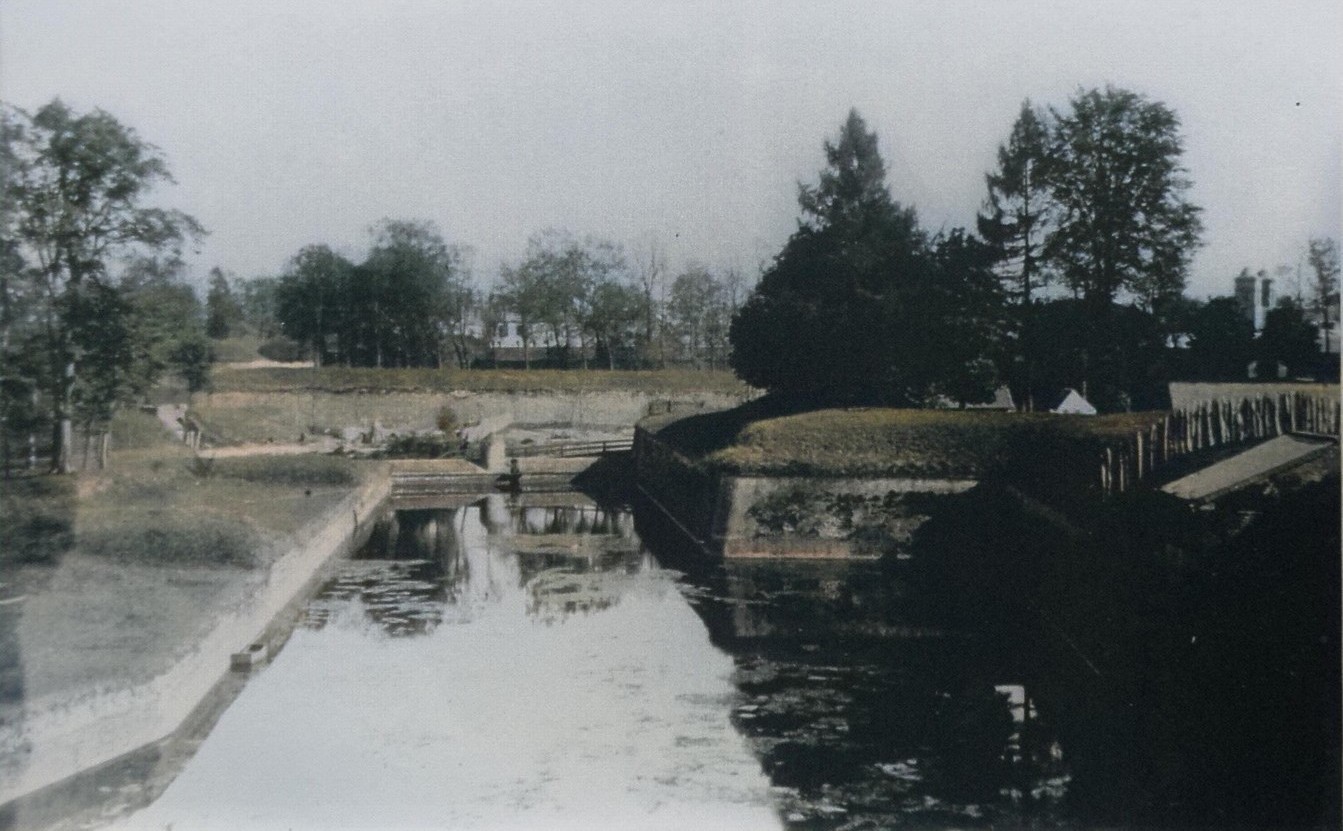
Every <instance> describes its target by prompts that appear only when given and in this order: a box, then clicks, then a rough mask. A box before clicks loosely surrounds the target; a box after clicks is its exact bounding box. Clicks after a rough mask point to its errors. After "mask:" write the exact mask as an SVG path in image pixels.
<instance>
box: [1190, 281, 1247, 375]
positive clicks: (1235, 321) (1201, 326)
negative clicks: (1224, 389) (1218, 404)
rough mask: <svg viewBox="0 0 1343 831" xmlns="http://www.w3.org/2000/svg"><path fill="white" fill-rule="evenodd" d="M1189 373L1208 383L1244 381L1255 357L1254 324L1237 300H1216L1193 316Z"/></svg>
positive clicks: (1230, 298) (1196, 311)
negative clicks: (1246, 371)
mask: <svg viewBox="0 0 1343 831" xmlns="http://www.w3.org/2000/svg"><path fill="white" fill-rule="evenodd" d="M1189 338H1190V340H1189V360H1190V367H1189V370H1190V373H1191V374H1192V375H1194V377H1196V378H1201V379H1205V380H1209V381H1232V380H1237V379H1243V378H1244V377H1245V368H1246V367H1247V366H1248V365H1249V363H1250V361H1251V360H1252V359H1253V357H1254V352H1253V350H1254V324H1253V323H1252V322H1251V321H1250V320H1249V318H1247V317H1246V316H1245V313H1244V310H1242V309H1241V307H1240V304H1239V303H1238V302H1237V301H1236V299H1235V298H1234V297H1214V298H1213V299H1211V300H1209V301H1208V302H1207V303H1204V304H1202V305H1201V306H1200V307H1198V309H1196V310H1195V311H1194V312H1193V314H1192V315H1191V319H1190V323H1189Z"/></svg>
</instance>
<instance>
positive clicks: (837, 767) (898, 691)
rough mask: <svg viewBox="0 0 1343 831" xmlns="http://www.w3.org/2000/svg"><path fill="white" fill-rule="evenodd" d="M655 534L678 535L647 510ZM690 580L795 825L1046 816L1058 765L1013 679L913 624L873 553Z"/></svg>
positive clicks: (964, 642)
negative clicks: (852, 559) (730, 662)
mask: <svg viewBox="0 0 1343 831" xmlns="http://www.w3.org/2000/svg"><path fill="white" fill-rule="evenodd" d="M641 531H643V532H644V533H645V534H646V535H647V536H649V537H650V538H656V539H658V540H668V539H673V538H669V537H666V536H663V535H661V534H660V533H659V531H658V529H656V526H655V525H654V526H653V527H651V528H650V527H644V526H641ZM664 548H665V549H666V550H664V549H663V548H660V549H659V551H658V554H659V557H660V558H662V559H663V560H664V562H679V563H681V564H682V565H683V566H684V567H685V568H686V569H687V571H688V572H690V573H691V574H692V575H693V576H692V577H691V583H692V584H693V588H692V589H691V590H689V591H688V592H687V594H688V596H689V597H690V599H691V602H692V604H693V605H694V607H695V608H696V611H697V612H699V614H700V616H701V617H702V619H703V620H704V621H705V623H706V625H707V626H708V628H709V630H710V633H711V638H712V639H713V642H714V644H715V645H717V646H718V647H719V648H721V649H723V650H725V651H726V652H728V653H730V654H731V655H733V656H734V659H735V663H736V673H735V675H734V679H735V685H736V686H737V688H738V690H739V691H740V692H741V694H742V699H741V703H740V704H738V706H737V707H736V710H735V713H734V722H735V723H736V724H737V726H738V729H739V730H741V731H742V733H743V734H744V735H745V736H747V737H748V740H749V742H750V744H751V747H752V749H753V750H754V751H755V753H756V754H757V756H758V757H759V758H760V761H761V765H762V767H763V768H764V770H765V772H766V773H767V774H768V775H769V777H770V779H771V782H772V783H773V784H774V786H775V797H776V802H777V804H778V805H779V808H780V811H781V814H782V816H783V818H784V820H785V822H786V823H787V825H789V826H790V827H797V828H841V827H842V828H889V827H895V826H902V827H905V826H911V825H913V826H916V827H935V828H944V827H964V826H982V825H990V824H993V825H999V826H1002V825H1007V826H1020V825H1024V824H1032V823H1043V824H1052V823H1054V822H1057V821H1059V818H1060V816H1061V814H1062V810H1063V804H1062V800H1063V797H1064V795H1065V792H1066V790H1067V783H1068V775H1067V771H1066V768H1065V766H1064V761H1063V757H1062V751H1061V750H1060V748H1059V746H1058V744H1057V742H1056V740H1055V738H1054V737H1053V735H1052V733H1051V731H1050V730H1049V729H1048V725H1047V723H1046V722H1045V721H1044V720H1043V719H1042V718H1040V715H1039V713H1038V712H1037V711H1036V710H1035V708H1034V707H1032V706H1029V699H1028V696H1027V692H1026V689H1025V687H1024V686H1023V685H1021V684H1019V683H1018V684H1009V683H1005V682H1004V680H1003V677H1004V676H1006V675H1008V673H1009V670H1007V669H1005V668H1004V669H1000V668H998V667H999V665H1000V663H1001V662H1000V661H998V660H995V659H994V658H993V656H991V655H986V654H985V650H984V649H983V648H982V647H981V646H980V645H979V644H978V643H977V642H976V641H974V640H971V639H969V638H966V637H963V636H958V635H953V634H950V633H943V632H937V631H933V630H930V629H926V628H921V627H918V626H914V625H911V624H910V622H909V620H908V615H907V613H906V612H905V602H904V599H903V597H902V588H901V585H900V583H899V582H898V581H892V580H891V579H889V576H888V575H885V574H883V572H882V571H881V569H880V567H879V566H878V565H877V564H875V563H864V562H858V563H843V562H835V563H819V562H812V563H806V562H789V563H776V562H736V563H725V564H721V565H718V566H714V567H704V566H698V567H697V566H696V565H695V560H694V558H693V556H692V555H690V554H688V553H684V552H679V551H677V550H676V547H675V545H669V546H665V547H664Z"/></svg>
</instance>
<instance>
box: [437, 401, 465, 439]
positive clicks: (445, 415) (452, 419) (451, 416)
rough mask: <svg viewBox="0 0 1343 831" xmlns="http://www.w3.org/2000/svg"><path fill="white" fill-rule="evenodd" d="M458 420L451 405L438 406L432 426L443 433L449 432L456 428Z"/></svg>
mask: <svg viewBox="0 0 1343 831" xmlns="http://www.w3.org/2000/svg"><path fill="white" fill-rule="evenodd" d="M459 423H460V422H459V421H458V420H457V413H455V412H453V409H452V408H451V407H447V406H444V407H439V408H438V415H437V416H436V417H435V418H434V426H436V427H438V429H440V430H442V431H443V432H444V433H451V432H452V431H454V430H456V429H457V425H458V424H459Z"/></svg>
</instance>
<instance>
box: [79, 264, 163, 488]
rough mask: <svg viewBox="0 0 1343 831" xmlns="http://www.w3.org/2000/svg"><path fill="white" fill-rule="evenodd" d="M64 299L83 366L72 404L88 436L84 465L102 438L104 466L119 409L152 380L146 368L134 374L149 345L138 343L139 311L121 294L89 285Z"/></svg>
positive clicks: (106, 288) (101, 447)
mask: <svg viewBox="0 0 1343 831" xmlns="http://www.w3.org/2000/svg"><path fill="white" fill-rule="evenodd" d="M62 299H63V301H64V305H65V308H64V310H63V314H62V317H63V318H64V320H65V321H66V324H67V325H68V326H69V328H70V332H71V339H72V341H73V342H74V345H75V346H76V351H75V354H77V355H78V362H79V363H78V367H77V370H78V371H77V373H76V376H75V377H76V383H75V387H74V390H73V391H72V394H71V399H72V403H73V405H74V411H75V415H76V416H77V418H78V419H79V422H80V424H81V427H82V432H83V435H84V458H83V465H85V466H87V464H88V452H89V443H90V440H91V438H92V437H93V436H94V435H95V434H97V435H98V436H99V442H98V444H99V452H98V461H99V465H100V466H102V465H105V464H106V458H107V457H106V440H105V438H104V437H105V436H106V435H107V431H108V429H109V425H110V424H111V421H112V415H113V413H114V412H115V410H116V407H117V405H118V404H120V403H121V402H122V401H124V400H125V399H126V398H128V397H129V396H131V395H133V394H134V393H136V392H143V391H144V390H143V389H142V388H140V386H141V385H140V384H137V383H136V381H137V380H140V381H144V380H147V379H148V378H151V377H152V376H153V374H154V373H153V369H152V368H150V369H146V368H143V367H141V368H140V372H139V373H137V372H136V371H135V370H136V367H135V362H136V360H135V359H136V354H137V352H139V351H140V347H142V346H144V345H145V344H142V343H140V342H139V340H140V338H139V336H140V335H141V334H142V333H141V332H139V331H137V329H136V320H135V309H134V307H133V306H132V305H131V303H130V302H129V301H128V300H127V298H126V297H125V296H124V294H123V293H122V292H121V291H118V290H117V289H116V288H115V287H112V286H109V285H106V284H104V283H99V282H96V281H92V280H90V281H86V282H84V283H83V284H81V285H80V286H78V287H76V288H74V289H72V290H71V291H69V292H67V293H66V294H65V295H64V296H63V298H62ZM148 353H149V350H144V351H143V352H141V354H148ZM150 360H151V361H152V358H151V359H150ZM137 375H138V376H139V377H138V378H137Z"/></svg>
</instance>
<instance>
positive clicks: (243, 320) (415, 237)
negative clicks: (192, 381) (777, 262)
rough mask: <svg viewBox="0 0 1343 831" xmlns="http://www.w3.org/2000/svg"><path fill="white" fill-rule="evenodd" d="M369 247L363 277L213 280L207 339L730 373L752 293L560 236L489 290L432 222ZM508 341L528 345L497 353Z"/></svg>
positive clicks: (303, 255) (649, 249)
mask: <svg viewBox="0 0 1343 831" xmlns="http://www.w3.org/2000/svg"><path fill="white" fill-rule="evenodd" d="M370 235H371V238H372V243H371V245H370V248H369V251H368V254H367V255H366V256H365V258H364V260H363V261H362V262H360V263H355V262H353V261H351V260H350V259H349V258H347V257H345V256H344V255H342V254H340V253H338V252H336V251H334V250H333V249H332V248H331V247H330V246H327V245H323V244H315V245H309V246H306V247H304V248H303V249H302V250H300V251H299V252H298V253H297V254H296V255H295V256H294V257H293V258H292V259H291V260H290V263H289V266H288V268H287V269H286V271H285V272H284V273H283V274H282V275H280V276H279V277H270V278H256V279H252V280H245V281H244V280H237V279H232V280H230V279H229V278H228V276H227V275H225V274H224V273H223V272H221V271H220V270H219V269H215V270H213V271H212V272H211V275H210V287H209V292H208V295H207V301H206V302H207V312H208V322H207V331H208V333H209V334H210V336H211V337H214V338H224V337H228V336H230V335H233V334H237V333H239V332H240V331H241V332H247V333H249V334H254V335H260V336H262V337H271V336H272V335H275V334H277V333H282V334H283V335H284V336H286V337H288V338H289V339H291V340H292V341H293V342H294V343H295V344H297V345H298V346H299V347H300V348H301V350H302V354H303V356H305V357H309V358H311V359H312V360H314V361H315V362H316V363H317V364H319V365H321V364H327V363H337V364H341V365H345V366H370V367H404V366H434V367H442V366H456V367H459V368H468V367H471V366H481V365H485V366H497V365H499V364H500V361H501V360H503V361H505V362H507V363H508V364H510V365H511V364H518V365H521V366H523V367H528V368H530V367H532V366H558V367H562V368H570V367H578V366H581V367H584V368H586V367H589V366H599V367H604V368H607V369H616V368H622V369H628V368H650V367H666V366H671V365H675V366H691V367H695V368H704V369H720V368H725V367H726V366H727V351H728V342H727V331H728V325H729V322H730V320H731V318H732V315H733V314H734V313H735V311H736V309H737V307H738V306H740V304H741V302H742V301H743V300H744V299H745V294H746V292H747V290H748V287H747V286H746V284H745V281H744V280H743V278H742V276H741V273H740V272H737V271H733V270H728V271H725V272H721V273H714V272H713V271H711V270H710V269H709V268H707V267H705V266H702V265H697V264H691V265H690V266H688V267H687V268H685V269H683V270H682V271H680V272H679V273H677V274H675V275H674V276H673V275H672V274H671V272H670V271H669V269H668V266H667V261H666V257H665V255H664V254H663V253H662V251H661V250H660V248H659V247H658V246H657V245H656V244H655V243H648V244H647V245H645V246H644V247H643V249H642V251H641V252H640V253H639V254H638V255H637V256H635V257H634V258H633V259H631V258H630V257H628V256H627V255H626V253H625V251H624V250H623V249H622V247H621V246H619V245H617V244H616V243H613V242H610V241H607V240H602V239H598V238H594V237H578V236H576V235H574V234H572V233H569V232H568V231H564V230H560V229H548V230H545V231H542V232H539V233H537V234H535V235H533V236H532V238H531V239H530V241H529V243H528V249H527V253H526V255H525V256H524V257H523V258H522V259H521V260H520V261H519V262H517V263H515V264H507V265H504V266H503V267H502V268H501V269H500V274H499V279H498V280H497V281H496V282H495V283H494V284H493V285H492V286H490V287H484V286H482V285H480V283H479V282H478V281H477V280H476V279H475V277H474V275H473V274H472V272H471V270H470V268H469V267H468V265H467V264H466V261H467V257H466V256H465V255H464V253H463V249H462V248H460V247H458V246H454V245H451V244H449V243H447V242H446V241H445V240H444V239H443V236H442V235H441V234H440V232H439V231H438V229H437V228H436V227H435V226H434V225H433V224H432V223H430V222H425V221H411V220H383V221H382V222H381V223H379V224H378V225H376V226H374V228H373V229H372V230H371V234H370ZM501 329H505V330H506V331H509V332H511V333H516V336H517V337H518V338H520V343H521V345H520V346H515V347H509V348H507V349H502V348H496V347H497V346H498V345H499V344H500V343H501V342H502V341H501V338H500V337H499V335H498V333H499V332H500V331H501ZM263 348H264V347H263ZM272 348H273V349H274V350H276V351H273V352H272V354H275V355H279V354H281V353H282V352H283V351H284V349H285V345H284V344H283V343H281V344H278V345H276V346H274V347H272ZM501 355H502V357H501ZM294 357H296V356H294Z"/></svg>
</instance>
